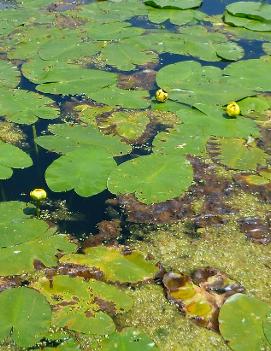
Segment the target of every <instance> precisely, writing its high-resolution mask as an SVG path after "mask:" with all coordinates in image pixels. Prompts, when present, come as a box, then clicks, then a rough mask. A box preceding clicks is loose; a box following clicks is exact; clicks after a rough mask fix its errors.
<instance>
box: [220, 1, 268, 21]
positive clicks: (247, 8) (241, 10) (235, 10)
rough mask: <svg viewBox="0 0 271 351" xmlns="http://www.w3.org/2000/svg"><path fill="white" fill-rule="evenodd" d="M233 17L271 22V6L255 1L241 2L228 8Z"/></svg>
mask: <svg viewBox="0 0 271 351" xmlns="http://www.w3.org/2000/svg"><path fill="white" fill-rule="evenodd" d="M226 10H227V11H228V12H229V13H230V14H231V15H233V16H237V17H247V18H252V19H255V20H259V21H270V20H271V5H269V4H264V3H261V2H253V1H248V2H246V1H239V2H235V3H232V4H229V5H227V6H226Z"/></svg>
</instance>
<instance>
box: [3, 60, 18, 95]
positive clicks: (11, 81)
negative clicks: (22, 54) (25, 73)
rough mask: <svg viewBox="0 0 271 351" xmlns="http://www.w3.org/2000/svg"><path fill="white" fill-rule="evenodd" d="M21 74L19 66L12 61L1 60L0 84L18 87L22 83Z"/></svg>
mask: <svg viewBox="0 0 271 351" xmlns="http://www.w3.org/2000/svg"><path fill="white" fill-rule="evenodd" d="M20 78H21V74H20V72H19V71H18V69H17V66H15V65H13V64H12V63H11V62H8V61H2V60H0V84H1V86H5V87H8V88H16V87H17V85H18V84H19V83H20Z"/></svg>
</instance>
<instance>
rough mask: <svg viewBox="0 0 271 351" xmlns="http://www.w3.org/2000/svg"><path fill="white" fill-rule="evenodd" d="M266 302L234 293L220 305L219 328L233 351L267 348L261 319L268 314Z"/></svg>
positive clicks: (270, 308) (255, 350)
mask: <svg viewBox="0 0 271 351" xmlns="http://www.w3.org/2000/svg"><path fill="white" fill-rule="evenodd" d="M270 311H271V307H270V306H268V304H266V303H264V302H262V301H260V300H258V299H256V298H254V297H251V296H246V295H243V294H236V295H234V296H232V297H230V298H229V299H228V300H227V301H226V302H225V304H224V305H223V306H222V308H221V310H220V314H219V329H220V332H221V334H222V336H223V338H224V339H226V340H227V341H228V343H229V346H230V347H231V349H232V350H234V351H246V350H251V351H261V350H263V349H266V350H268V349H269V348H270V344H269V342H268V340H267V338H266V336H265V334H264V330H263V321H264V320H265V318H266V316H267V314H270Z"/></svg>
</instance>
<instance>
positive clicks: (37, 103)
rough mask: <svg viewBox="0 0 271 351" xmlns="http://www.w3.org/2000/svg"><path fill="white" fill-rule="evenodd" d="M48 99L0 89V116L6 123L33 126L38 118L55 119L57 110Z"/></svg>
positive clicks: (27, 93) (23, 92)
mask: <svg viewBox="0 0 271 351" xmlns="http://www.w3.org/2000/svg"><path fill="white" fill-rule="evenodd" d="M53 103H54V101H53V100H51V99H49V98H48V97H45V96H42V95H40V94H36V93H33V92H28V91H25V90H20V89H17V90H16V89H13V90H7V89H3V88H0V114H1V115H2V116H5V118H6V119H7V120H8V121H11V122H15V123H19V124H33V123H35V122H36V121H37V120H38V118H43V119H55V118H57V117H58V116H59V109H58V108H56V107H53V106H52V105H53Z"/></svg>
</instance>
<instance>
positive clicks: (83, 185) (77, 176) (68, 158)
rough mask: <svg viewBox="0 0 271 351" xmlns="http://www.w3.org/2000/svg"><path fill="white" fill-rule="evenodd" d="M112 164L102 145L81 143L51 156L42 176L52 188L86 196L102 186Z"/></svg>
mask: <svg viewBox="0 0 271 351" xmlns="http://www.w3.org/2000/svg"><path fill="white" fill-rule="evenodd" d="M116 167H117V165H116V162H115V161H114V159H113V158H112V156H111V155H110V154H109V153H107V152H106V151H105V150H104V149H102V148H98V147H88V148H87V147H85V148H80V149H78V150H75V151H71V152H68V153H66V154H65V155H63V156H61V157H60V158H58V159H57V160H55V161H54V162H53V163H52V164H51V165H50V166H49V167H48V168H47V170H46V172H45V179H46V182H47V184H48V186H49V188H50V189H51V190H53V191H57V192H63V191H69V190H74V191H75V192H76V193H77V194H78V195H80V196H84V197H88V196H93V195H95V194H98V193H100V192H102V191H103V190H105V189H106V187H107V179H108V177H109V174H110V173H111V172H112V171H113V170H114V169H115V168H116Z"/></svg>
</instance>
